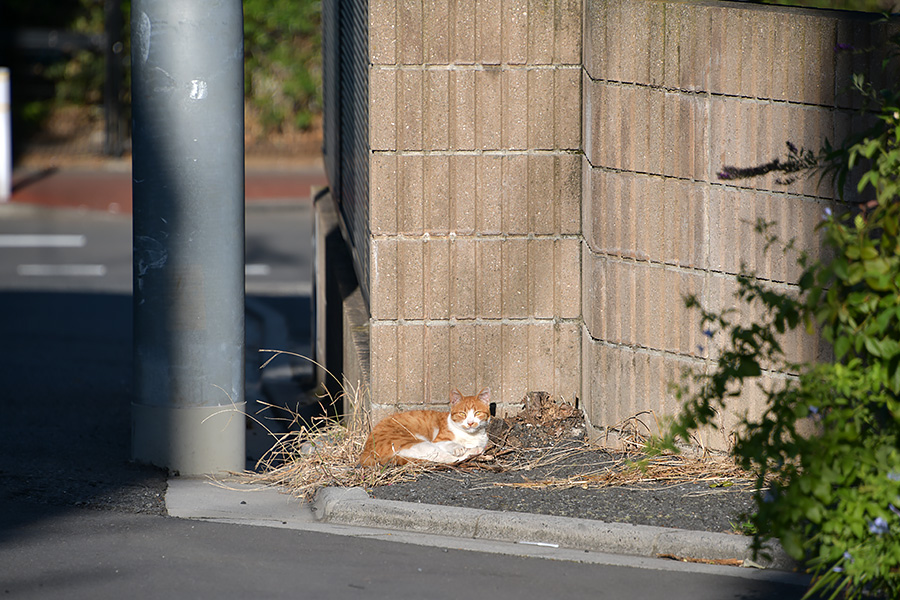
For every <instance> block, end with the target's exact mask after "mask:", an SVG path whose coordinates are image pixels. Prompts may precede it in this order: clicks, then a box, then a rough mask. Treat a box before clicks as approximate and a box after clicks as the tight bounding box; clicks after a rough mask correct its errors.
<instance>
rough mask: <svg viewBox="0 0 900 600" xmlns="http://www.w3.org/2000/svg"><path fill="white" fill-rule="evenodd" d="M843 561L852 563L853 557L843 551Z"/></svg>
mask: <svg viewBox="0 0 900 600" xmlns="http://www.w3.org/2000/svg"><path fill="white" fill-rule="evenodd" d="M844 560H846V561H848V562H853V557H852V556H850V553H849V552H846V551H845V552H844Z"/></svg>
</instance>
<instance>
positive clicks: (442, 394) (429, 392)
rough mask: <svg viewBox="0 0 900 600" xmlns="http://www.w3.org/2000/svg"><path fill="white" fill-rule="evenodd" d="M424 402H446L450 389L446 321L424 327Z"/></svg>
mask: <svg viewBox="0 0 900 600" xmlns="http://www.w3.org/2000/svg"><path fill="white" fill-rule="evenodd" d="M424 335H425V339H424V345H425V365H424V367H425V373H424V375H425V376H424V379H425V382H424V383H425V402H427V403H429V404H432V405H444V404H447V403H448V401H449V397H450V390H451V389H452V388H453V387H455V386H454V384H453V383H452V382H451V381H450V324H449V323H448V322H446V321H438V322H436V323H430V324H429V325H428V326H426V327H425V331H424Z"/></svg>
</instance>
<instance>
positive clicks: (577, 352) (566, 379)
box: [554, 321, 583, 404]
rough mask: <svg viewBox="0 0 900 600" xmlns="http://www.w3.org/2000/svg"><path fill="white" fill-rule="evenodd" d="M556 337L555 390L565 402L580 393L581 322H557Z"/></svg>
mask: <svg viewBox="0 0 900 600" xmlns="http://www.w3.org/2000/svg"><path fill="white" fill-rule="evenodd" d="M555 336H556V339H555V340H554V341H555V344H556V363H555V365H554V367H555V369H556V386H555V388H556V392H557V393H558V394H559V395H561V396H562V397H563V399H564V400H566V401H567V402H572V403H573V404H574V400H575V398H576V397H578V398H583V396H582V394H581V323H580V321H566V322H561V323H557V324H556V327H555Z"/></svg>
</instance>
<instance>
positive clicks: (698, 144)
mask: <svg viewBox="0 0 900 600" xmlns="http://www.w3.org/2000/svg"><path fill="white" fill-rule="evenodd" d="M657 98H659V96H657ZM661 100H662V102H663V104H664V116H663V122H664V123H665V129H664V131H665V133H664V136H663V139H665V140H666V147H667V152H666V153H665V165H664V171H663V172H664V173H665V174H666V175H672V176H675V177H681V178H685V179H693V178H705V177H706V176H707V165H708V163H709V161H708V158H707V155H706V148H707V144H706V141H707V135H708V134H707V131H706V123H707V121H708V104H707V102H706V100H705V99H702V98H699V97H697V96H695V95H688V94H680V93H665V94H664V95H663V96H662V98H661ZM647 143H648V145H649V143H650V141H649V139H648V141H647Z"/></svg>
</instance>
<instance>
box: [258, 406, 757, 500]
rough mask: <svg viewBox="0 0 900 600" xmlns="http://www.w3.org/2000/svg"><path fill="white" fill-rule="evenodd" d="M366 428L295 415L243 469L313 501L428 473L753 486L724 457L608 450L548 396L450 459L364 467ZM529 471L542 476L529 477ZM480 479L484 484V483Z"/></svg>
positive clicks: (562, 484)
mask: <svg viewBox="0 0 900 600" xmlns="http://www.w3.org/2000/svg"><path fill="white" fill-rule="evenodd" d="M368 432H369V425H368V424H366V423H359V422H357V423H351V424H350V425H345V424H342V423H341V422H338V421H336V420H329V419H318V420H314V421H313V422H312V423H301V422H299V420H298V419H296V418H294V423H293V424H292V427H291V428H290V431H289V432H288V433H285V434H281V435H278V436H275V443H274V445H273V446H272V448H271V449H270V451H269V452H268V453H267V454H266V455H265V456H264V457H263V458H262V459H261V460H260V462H259V464H258V465H257V471H256V472H254V473H247V474H246V478H248V479H250V480H251V481H253V482H254V483H261V484H266V485H275V486H280V487H283V488H286V489H287V490H288V491H289V492H290V493H291V494H293V495H295V496H298V497H301V498H304V499H311V498H312V496H314V494H315V493H316V491H317V490H319V489H321V488H323V487H331V486H335V487H356V486H358V487H363V488H366V489H372V488H375V487H378V486H385V485H391V484H396V483H401V482H409V481H414V480H416V479H417V478H418V477H419V476H421V475H422V474H424V473H428V472H436V471H445V472H450V473H448V475H449V474H451V473H453V472H456V473H473V472H478V473H479V474H482V475H489V474H490V473H506V474H508V473H520V474H521V475H522V476H521V477H520V478H517V480H516V481H511V480H510V478H508V477H497V478H496V480H493V481H492V480H490V477H488V478H486V479H485V478H482V483H481V484H480V485H481V486H488V487H490V486H497V487H518V488H527V489H532V490H541V489H547V490H551V489H552V490H561V489H571V488H581V489H601V488H609V487H615V486H619V487H622V486H636V485H645V484H648V483H652V484H658V485H678V484H682V483H706V484H708V485H709V487H711V488H715V487H726V486H735V487H736V488H742V489H749V488H752V487H753V480H752V477H751V475H750V474H748V473H746V472H745V471H742V470H741V469H740V468H738V467H737V466H736V465H735V463H734V461H733V460H732V459H730V458H729V457H727V456H711V455H706V456H702V457H691V456H684V455H673V454H667V455H660V456H648V455H647V454H645V453H643V452H641V449H642V444H641V441H640V440H636V439H632V440H631V444H629V445H628V446H627V449H626V450H625V451H621V450H620V451H612V450H609V449H606V448H603V447H601V446H599V445H597V444H593V443H591V442H589V441H587V440H586V437H585V423H584V417H583V414H582V413H581V411H580V410H579V409H577V408H576V407H574V406H572V405H571V404H567V403H565V402H562V401H560V400H554V399H552V398H550V396H549V395H547V394H542V393H537V394H529V395H528V396H527V397H526V398H525V399H524V400H523V408H522V410H521V411H520V412H519V413H518V414H517V415H515V416H513V417H507V418H494V419H492V420H491V425H490V428H489V436H490V439H491V444H489V445H488V448H487V449H486V450H485V452H484V453H483V454H482V455H480V456H476V457H473V458H471V459H469V460H466V461H464V462H462V463H458V464H456V465H452V466H447V465H435V464H422V463H420V464H408V465H402V466H386V467H363V466H361V465H359V464H358V462H357V461H358V458H359V454H360V452H361V450H362V448H363V444H364V443H365V440H366V437H367V435H368ZM530 473H535V474H540V475H539V476H538V477H535V478H533V479H531V478H529V474H530ZM485 481H486V483H485Z"/></svg>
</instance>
